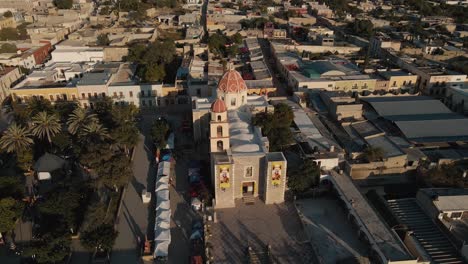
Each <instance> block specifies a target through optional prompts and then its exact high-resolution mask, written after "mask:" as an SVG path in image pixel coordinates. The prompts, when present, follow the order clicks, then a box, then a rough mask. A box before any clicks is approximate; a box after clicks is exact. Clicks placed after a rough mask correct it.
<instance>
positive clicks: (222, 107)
mask: <svg viewBox="0 0 468 264" xmlns="http://www.w3.org/2000/svg"><path fill="white" fill-rule="evenodd" d="M226 111H227V107H226V104H225V103H224V101H223V100H221V99H219V98H218V99H216V101H214V102H213V103H212V104H211V112H214V113H223V112H226Z"/></svg>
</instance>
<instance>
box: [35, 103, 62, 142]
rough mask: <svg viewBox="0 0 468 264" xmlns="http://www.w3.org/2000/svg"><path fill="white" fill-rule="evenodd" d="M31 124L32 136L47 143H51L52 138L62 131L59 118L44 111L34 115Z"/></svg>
mask: <svg viewBox="0 0 468 264" xmlns="http://www.w3.org/2000/svg"><path fill="white" fill-rule="evenodd" d="M31 122H32V129H31V132H32V133H33V135H34V136H36V137H38V138H40V139H42V140H44V139H47V141H48V142H49V143H52V138H53V137H54V136H55V135H57V134H58V133H60V131H61V130H62V126H61V125H60V120H59V118H58V117H57V116H56V115H55V114H49V113H47V112H45V111H43V112H39V113H38V114H37V115H35V116H34V117H33V118H32V120H31Z"/></svg>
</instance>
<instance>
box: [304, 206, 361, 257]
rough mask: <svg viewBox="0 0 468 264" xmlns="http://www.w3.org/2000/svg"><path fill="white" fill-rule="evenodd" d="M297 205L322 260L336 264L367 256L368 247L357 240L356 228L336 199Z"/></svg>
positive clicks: (307, 231)
mask: <svg viewBox="0 0 468 264" xmlns="http://www.w3.org/2000/svg"><path fill="white" fill-rule="evenodd" d="M296 204H297V207H298V209H299V211H300V212H301V213H302V215H303V216H304V218H303V221H304V225H305V229H306V233H307V234H308V235H309V237H310V241H311V243H312V244H313V245H314V246H315V249H316V250H317V254H318V255H319V256H318V258H319V259H320V262H321V263H326V264H335V263H338V262H339V261H344V260H346V259H352V258H354V259H355V258H362V256H366V255H367V251H368V249H367V247H366V246H365V245H364V244H363V243H362V242H361V241H360V240H359V239H358V234H357V231H356V230H355V229H353V226H351V224H350V223H349V221H348V219H347V217H346V212H345V211H344V210H343V209H342V208H341V207H340V206H339V203H338V201H337V200H336V199H335V198H333V197H323V198H322V197H321V198H316V199H304V200H298V201H296Z"/></svg>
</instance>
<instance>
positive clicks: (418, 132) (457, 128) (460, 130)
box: [395, 118, 468, 142]
mask: <svg viewBox="0 0 468 264" xmlns="http://www.w3.org/2000/svg"><path fill="white" fill-rule="evenodd" d="M395 124H396V126H397V127H398V128H399V129H400V130H401V132H402V133H403V134H404V135H405V137H407V138H408V139H410V140H413V141H418V142H447V141H467V140H468V119H466V118H460V119H440V120H414V121H397V122H395Z"/></svg>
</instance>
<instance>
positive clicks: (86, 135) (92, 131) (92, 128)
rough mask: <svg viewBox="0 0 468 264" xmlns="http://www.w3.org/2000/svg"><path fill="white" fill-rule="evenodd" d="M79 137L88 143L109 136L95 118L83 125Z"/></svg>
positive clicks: (99, 140)
mask: <svg viewBox="0 0 468 264" xmlns="http://www.w3.org/2000/svg"><path fill="white" fill-rule="evenodd" d="M80 137H81V140H82V141H84V142H88V143H98V142H102V141H104V140H106V139H108V138H110V136H109V133H108V131H107V128H105V127H104V126H102V125H101V124H100V123H99V121H97V120H96V121H93V122H90V123H89V124H87V125H85V126H84V127H83V131H82V132H81V133H80Z"/></svg>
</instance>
